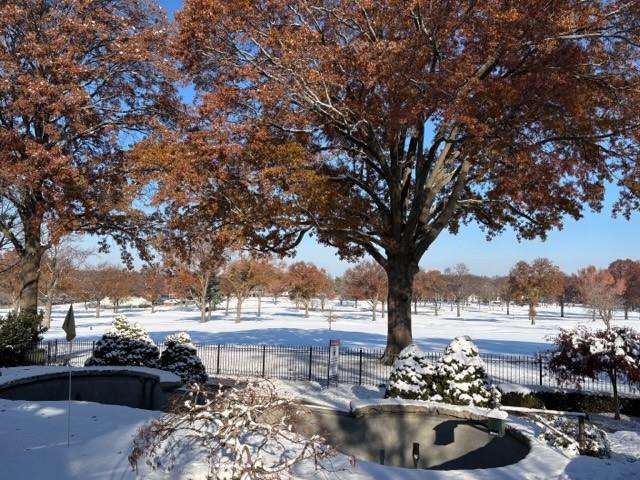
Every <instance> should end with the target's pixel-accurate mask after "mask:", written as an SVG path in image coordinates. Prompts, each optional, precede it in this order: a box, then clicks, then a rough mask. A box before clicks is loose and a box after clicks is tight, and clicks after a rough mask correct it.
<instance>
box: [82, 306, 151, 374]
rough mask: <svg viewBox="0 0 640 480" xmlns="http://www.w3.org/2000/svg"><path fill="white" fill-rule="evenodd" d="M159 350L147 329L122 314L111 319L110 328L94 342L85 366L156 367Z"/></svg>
mask: <svg viewBox="0 0 640 480" xmlns="http://www.w3.org/2000/svg"><path fill="white" fill-rule="evenodd" d="M159 356H160V351H159V350H158V347H157V346H156V345H155V344H154V343H153V341H152V340H151V338H150V337H149V334H148V333H147V331H146V330H145V329H144V328H142V327H141V326H140V325H138V324H132V323H130V322H129V321H127V319H126V317H125V316H124V315H118V316H117V317H115V318H114V319H113V323H112V325H111V328H110V329H109V330H107V332H106V333H105V334H104V335H103V336H102V338H101V339H100V340H98V341H97V342H96V346H95V348H94V350H93V356H91V357H89V358H88V359H87V361H86V362H85V365H86V366H103V365H131V366H142V367H152V368H156V367H158V363H159V362H158V359H159Z"/></svg>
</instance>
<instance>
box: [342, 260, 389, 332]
mask: <svg viewBox="0 0 640 480" xmlns="http://www.w3.org/2000/svg"><path fill="white" fill-rule="evenodd" d="M343 282H344V285H345V287H346V288H347V290H348V291H350V292H353V293H352V294H353V295H356V296H357V297H359V298H363V299H366V301H367V302H368V303H369V305H370V306H371V320H372V321H374V322H375V321H376V309H377V308H378V303H380V302H381V301H383V299H384V298H385V297H386V296H387V276H386V274H385V271H384V269H383V268H382V267H381V266H380V265H379V264H377V263H375V262H372V261H366V262H360V263H358V264H357V265H355V266H354V267H351V268H349V269H347V270H346V271H345V272H344V277H343ZM382 311H383V314H384V305H383V307H382Z"/></svg>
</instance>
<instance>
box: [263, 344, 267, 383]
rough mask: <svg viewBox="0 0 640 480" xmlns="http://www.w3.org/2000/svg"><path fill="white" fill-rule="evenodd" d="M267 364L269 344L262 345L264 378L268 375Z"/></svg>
mask: <svg viewBox="0 0 640 480" xmlns="http://www.w3.org/2000/svg"><path fill="white" fill-rule="evenodd" d="M266 365H267V346H266V345H263V346H262V378H264V377H265V376H266Z"/></svg>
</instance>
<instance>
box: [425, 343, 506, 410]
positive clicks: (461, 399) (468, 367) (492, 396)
mask: <svg viewBox="0 0 640 480" xmlns="http://www.w3.org/2000/svg"><path fill="white" fill-rule="evenodd" d="M436 370H437V374H436V377H437V378H438V380H439V382H438V389H437V391H436V392H434V393H432V394H431V395H432V396H433V395H435V394H438V395H440V396H441V397H442V401H443V402H445V403H451V404H454V405H476V406H479V407H495V406H497V405H499V404H500V392H499V391H498V389H497V388H495V387H494V386H492V385H490V384H489V382H488V379H487V374H486V367H485V364H484V362H483V361H482V359H481V358H480V352H479V350H478V347H476V346H475V344H474V343H473V342H472V341H471V339H470V338H469V337H468V336H462V337H456V338H454V339H453V340H452V341H451V342H450V343H449V345H447V348H446V349H445V351H444V356H443V357H442V358H441V359H440V361H439V362H438V364H437V365H436Z"/></svg>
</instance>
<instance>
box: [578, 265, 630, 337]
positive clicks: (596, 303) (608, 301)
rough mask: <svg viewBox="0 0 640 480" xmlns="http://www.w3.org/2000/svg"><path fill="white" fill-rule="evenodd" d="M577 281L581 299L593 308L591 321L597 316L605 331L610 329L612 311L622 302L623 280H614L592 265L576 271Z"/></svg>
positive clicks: (605, 272) (606, 272)
mask: <svg viewBox="0 0 640 480" xmlns="http://www.w3.org/2000/svg"><path fill="white" fill-rule="evenodd" d="M577 279H578V289H579V290H580V294H581V295H582V298H583V299H584V301H585V302H586V303H587V304H589V305H591V308H593V320H594V321H595V318H596V315H598V316H599V317H600V319H601V320H602V321H603V322H604V324H605V326H606V327H607V329H609V328H611V319H612V318H613V311H614V309H615V307H616V306H617V305H619V304H620V303H621V302H622V295H623V294H624V290H625V284H624V280H622V279H616V278H615V277H614V276H613V275H612V274H611V272H609V270H606V269H598V268H596V267H594V266H593V265H590V266H588V267H586V268H582V269H580V270H578V274H577Z"/></svg>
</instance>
